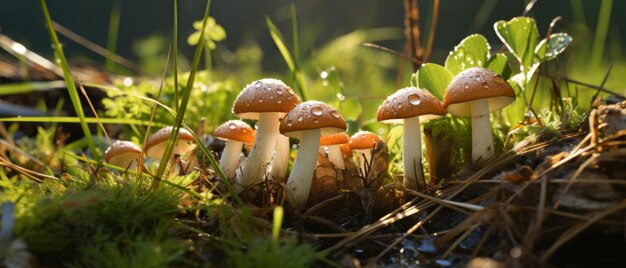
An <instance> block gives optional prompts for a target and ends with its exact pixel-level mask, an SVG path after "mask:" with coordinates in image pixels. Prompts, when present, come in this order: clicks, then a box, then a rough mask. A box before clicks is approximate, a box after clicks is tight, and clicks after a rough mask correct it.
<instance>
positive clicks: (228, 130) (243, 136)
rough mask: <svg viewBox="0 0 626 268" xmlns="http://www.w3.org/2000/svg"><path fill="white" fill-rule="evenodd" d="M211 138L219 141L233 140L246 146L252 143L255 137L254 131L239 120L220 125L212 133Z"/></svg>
mask: <svg viewBox="0 0 626 268" xmlns="http://www.w3.org/2000/svg"><path fill="white" fill-rule="evenodd" d="M213 136H214V137H215V138H218V139H221V140H234V141H240V142H245V143H247V144H252V143H254V138H255V136H256V134H255V132H254V129H252V127H250V125H248V124H246V122H244V121H241V120H230V121H226V122H225V123H224V124H222V125H220V126H219V127H218V128H217V129H216V130H215V131H214V132H213Z"/></svg>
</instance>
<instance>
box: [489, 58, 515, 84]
mask: <svg viewBox="0 0 626 268" xmlns="http://www.w3.org/2000/svg"><path fill="white" fill-rule="evenodd" d="M485 68H487V69H489V70H491V71H493V72H494V73H497V74H500V75H502V78H504V80H507V79H509V77H511V67H510V66H509V60H508V58H507V57H506V55H504V54H502V53H498V54H496V55H493V56H491V58H490V59H489V61H487V64H486V65H485Z"/></svg>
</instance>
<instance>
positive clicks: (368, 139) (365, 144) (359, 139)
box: [350, 131, 380, 150]
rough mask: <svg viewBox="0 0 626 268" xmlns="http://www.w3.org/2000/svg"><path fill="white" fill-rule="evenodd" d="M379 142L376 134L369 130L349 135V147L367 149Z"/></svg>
mask: <svg viewBox="0 0 626 268" xmlns="http://www.w3.org/2000/svg"><path fill="white" fill-rule="evenodd" d="M379 142H380V137H378V135H376V134H374V133H372V132H369V131H359V132H357V133H354V135H352V137H350V149H352V150H367V149H372V148H374V147H375V146H376V144H378V143H379Z"/></svg>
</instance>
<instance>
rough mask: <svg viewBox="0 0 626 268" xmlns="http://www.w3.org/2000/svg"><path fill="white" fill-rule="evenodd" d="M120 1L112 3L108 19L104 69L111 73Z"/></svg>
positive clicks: (115, 46)
mask: <svg viewBox="0 0 626 268" xmlns="http://www.w3.org/2000/svg"><path fill="white" fill-rule="evenodd" d="M120 5H121V4H120V0H115V1H113V6H112V7H111V17H110V18H109V34H108V37H107V56H106V61H105V64H104V68H105V69H106V70H107V71H109V72H113V71H114V70H115V52H116V50H117V36H118V33H119V31H120V17H121V13H122V9H121V7H120Z"/></svg>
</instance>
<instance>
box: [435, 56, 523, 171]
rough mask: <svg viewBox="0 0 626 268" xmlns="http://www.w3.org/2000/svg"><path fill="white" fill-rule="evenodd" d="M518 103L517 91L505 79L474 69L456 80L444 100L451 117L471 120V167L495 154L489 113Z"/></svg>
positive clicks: (455, 78)
mask: <svg viewBox="0 0 626 268" xmlns="http://www.w3.org/2000/svg"><path fill="white" fill-rule="evenodd" d="M513 100H515V91H514V90H513V88H512V87H511V85H509V83H507V82H506V81H505V80H504V79H503V78H502V76H500V75H499V74H495V73H493V72H491V71H490V70H488V69H485V68H479V67H474V68H470V69H467V70H465V71H463V72H460V73H459V74H457V75H456V77H454V79H453V80H452V82H450V85H448V89H447V90H446V94H445V96H444V98H443V105H444V106H445V107H446V109H447V110H448V113H450V114H452V115H455V116H470V117H471V118H472V163H476V162H478V161H484V160H486V159H488V158H490V157H491V156H493V154H494V150H493V137H492V135H491V121H490V119H489V113H490V112H493V111H496V110H499V109H501V108H503V107H505V106H506V105H508V104H509V103H511V102H513Z"/></svg>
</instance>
